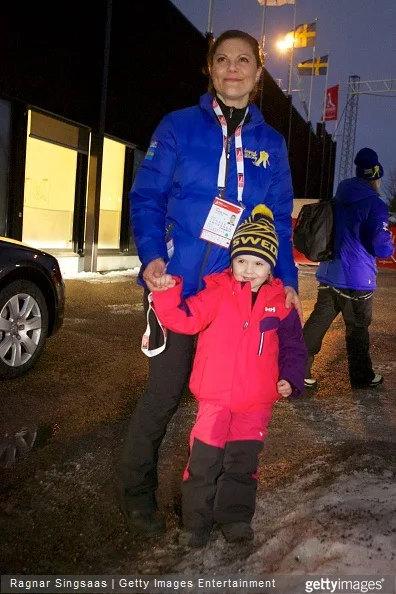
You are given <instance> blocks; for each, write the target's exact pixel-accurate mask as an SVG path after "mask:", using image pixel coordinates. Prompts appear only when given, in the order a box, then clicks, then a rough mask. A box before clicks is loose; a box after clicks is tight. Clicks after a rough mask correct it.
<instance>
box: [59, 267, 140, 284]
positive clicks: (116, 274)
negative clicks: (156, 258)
mask: <svg viewBox="0 0 396 594" xmlns="http://www.w3.org/2000/svg"><path fill="white" fill-rule="evenodd" d="M138 274H139V268H128V269H127V270H112V271H110V272H77V273H71V274H68V273H64V274H63V278H64V279H74V280H85V281H88V282H90V283H98V282H100V283H106V282H107V283H116V282H120V281H121V280H122V277H131V276H137V275H138Z"/></svg>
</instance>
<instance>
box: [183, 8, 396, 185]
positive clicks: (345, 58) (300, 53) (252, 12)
mask: <svg viewBox="0 0 396 594" xmlns="http://www.w3.org/2000/svg"><path fill="white" fill-rule="evenodd" d="M172 2H173V4H175V6H176V7H177V8H178V9H179V10H180V11H181V12H182V13H183V14H184V15H185V16H186V17H187V18H188V19H189V20H190V21H191V22H192V23H193V25H194V26H195V27H196V28H197V29H198V30H199V31H201V32H202V33H205V32H206V30H207V24H208V10H209V0H172ZM261 15H262V8H261V6H260V5H259V4H258V1H257V0H214V14H213V32H214V35H215V36H218V35H219V34H220V33H221V32H222V31H224V30H226V29H242V30H245V31H247V32H248V33H250V34H251V35H253V36H254V37H256V38H257V39H259V38H260V32H261ZM293 17H294V6H292V5H285V6H280V7H267V10H266V27H265V28H266V42H265V52H266V67H267V69H268V71H269V73H270V74H271V76H272V77H273V78H275V79H277V78H281V79H282V80H283V83H284V86H283V88H285V87H286V86H287V70H288V67H287V64H288V60H287V56H286V55H281V54H280V52H279V50H278V49H277V48H276V46H275V43H276V41H278V40H279V39H281V38H282V37H283V36H284V35H285V34H286V33H287V32H288V31H291V30H292V29H293ZM315 18H317V19H318V22H317V38H316V49H315V55H316V56H324V55H325V54H327V53H328V52H330V58H329V72H328V86H329V87H330V86H333V85H336V84H337V83H340V95H339V109H338V113H339V117H340V116H341V114H342V112H343V110H344V108H345V104H346V96H347V82H348V77H349V76H351V75H358V76H360V79H361V81H379V80H389V79H392V78H393V79H395V81H394V88H395V91H393V92H386V93H382V94H381V96H378V95H376V96H373V95H367V94H364V95H360V96H359V108H358V119H357V128H356V141H355V153H356V152H357V151H358V150H359V149H361V148H362V147H364V146H369V147H370V148H373V149H374V150H375V151H377V153H378V156H379V159H380V162H381V163H382V165H383V167H384V170H385V177H384V180H385V181H386V174H387V172H389V170H390V169H393V168H394V169H395V170H396V150H395V148H396V59H395V57H396V1H395V0H296V24H297V25H299V24H301V23H311V22H313V21H314V20H315ZM310 58H312V48H309V47H308V48H301V49H296V50H295V57H294V62H295V63H296V62H299V61H304V60H308V59H310ZM325 80H326V77H325V76H316V77H314V79H313V93H312V108H311V121H312V122H313V127H314V129H316V122H318V121H320V116H321V113H322V106H323V98H324V90H325ZM302 82H303V89H304V94H305V99H306V102H307V103H308V100H309V90H310V77H309V76H305V77H303V78H302ZM292 88H293V89H297V88H298V83H297V80H296V79H295V78H294V80H293V85H292ZM293 104H294V105H295V106H296V107H297V109H298V110H299V111H300V112H301V114H303V115H304V111H303V109H302V106H301V103H300V99H299V94H298V93H297V92H294V93H293ZM304 117H305V115H304ZM326 125H327V130H328V132H330V133H333V132H334V130H335V122H328V123H327V124H326ZM343 126H344V118H342V120H341V121H340V122H339V126H338V130H337V137H336V140H337V143H338V144H337V163H336V174H335V183H337V180H338V170H339V158H340V153H341V145H342V132H343Z"/></svg>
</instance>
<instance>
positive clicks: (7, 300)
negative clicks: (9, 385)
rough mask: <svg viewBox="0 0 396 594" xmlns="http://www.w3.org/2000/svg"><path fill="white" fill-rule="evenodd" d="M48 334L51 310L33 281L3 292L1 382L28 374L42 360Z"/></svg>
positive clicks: (0, 297)
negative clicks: (40, 357)
mask: <svg viewBox="0 0 396 594" xmlns="http://www.w3.org/2000/svg"><path fill="white" fill-rule="evenodd" d="M47 334H48V307H47V304H46V301H45V298H44V295H43V294H42V292H41V291H40V289H39V288H38V287H37V286H36V285H35V284H34V283H32V282H31V281H27V280H17V281H14V282H12V283H10V284H9V285H7V286H6V287H5V288H3V289H1V290H0V379H13V378H16V377H19V376H21V375H23V374H24V373H26V372H27V371H28V370H29V369H30V368H31V367H32V366H33V365H34V364H35V362H36V361H37V359H38V358H39V356H40V354H41V352H42V350H43V348H44V344H45V341H46V338H47Z"/></svg>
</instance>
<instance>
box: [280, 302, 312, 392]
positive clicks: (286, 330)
mask: <svg viewBox="0 0 396 594" xmlns="http://www.w3.org/2000/svg"><path fill="white" fill-rule="evenodd" d="M278 336H279V379H280V380H281V379H283V380H287V381H288V382H289V383H290V384H291V386H292V388H293V393H292V394H291V395H292V396H298V395H299V394H300V393H301V392H304V389H305V388H304V375H305V368H306V365H307V347H306V346H305V341H304V336H303V332H302V326H301V322H300V318H299V317H298V314H297V311H296V310H295V309H294V307H293V308H292V309H291V310H290V313H289V314H288V315H287V316H286V317H285V318H284V319H283V320H281V322H280V325H279V330H278Z"/></svg>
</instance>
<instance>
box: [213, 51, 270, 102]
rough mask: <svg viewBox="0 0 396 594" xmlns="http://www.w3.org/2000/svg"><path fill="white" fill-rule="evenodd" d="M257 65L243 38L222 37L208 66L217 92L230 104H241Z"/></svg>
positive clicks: (257, 75) (257, 74)
mask: <svg viewBox="0 0 396 594" xmlns="http://www.w3.org/2000/svg"><path fill="white" fill-rule="evenodd" d="M261 70H262V69H261V67H257V62H256V58H255V55H254V53H253V50H252V48H251V47H250V44H249V43H248V42H247V41H245V40H244V39H226V40H225V41H223V42H222V43H221V44H220V45H219V47H218V48H217V50H216V53H215V54H214V56H213V62H212V65H211V68H210V74H211V77H212V82H213V86H214V88H215V90H216V93H217V95H218V96H219V97H220V99H221V100H222V101H223V103H225V105H230V106H233V107H237V108H241V107H245V105H247V104H248V101H249V95H250V93H251V91H252V90H253V88H254V85H255V84H256V82H258V80H259V78H260V74H261Z"/></svg>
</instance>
